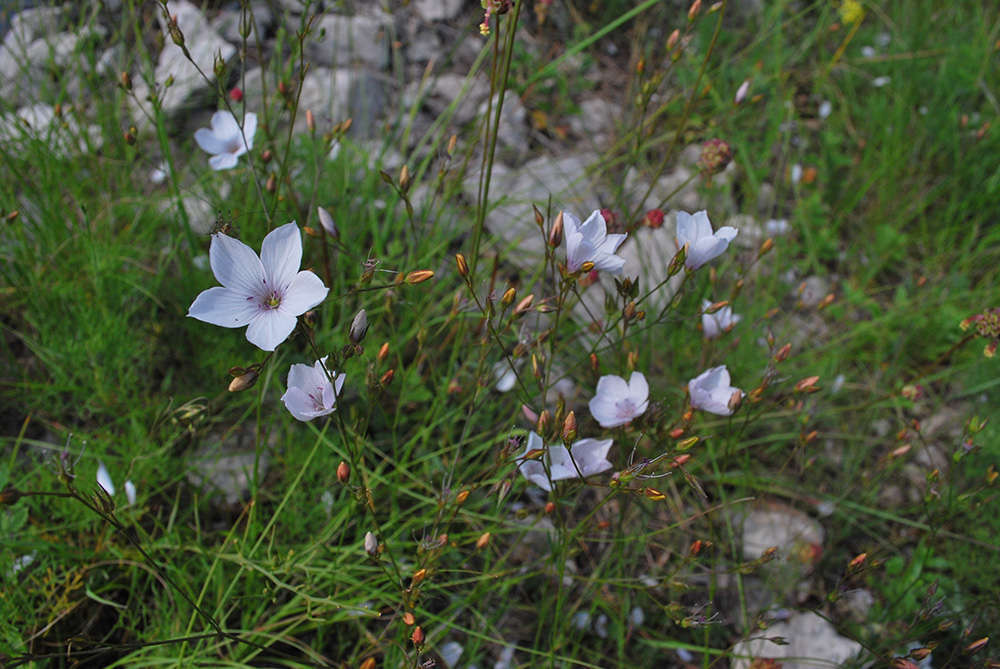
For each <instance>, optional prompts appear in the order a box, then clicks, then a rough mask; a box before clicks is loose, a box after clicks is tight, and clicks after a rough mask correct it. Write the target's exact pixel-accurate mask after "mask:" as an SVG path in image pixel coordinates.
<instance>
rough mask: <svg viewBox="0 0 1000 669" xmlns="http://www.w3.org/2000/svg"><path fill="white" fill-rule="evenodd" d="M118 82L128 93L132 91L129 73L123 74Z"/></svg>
mask: <svg viewBox="0 0 1000 669" xmlns="http://www.w3.org/2000/svg"><path fill="white" fill-rule="evenodd" d="M118 80H119V81H120V82H121V85H122V88H124V89H125V90H126V91H130V90H132V75H131V74H129V73H128V72H122V73H121V75H120V76H119V77H118Z"/></svg>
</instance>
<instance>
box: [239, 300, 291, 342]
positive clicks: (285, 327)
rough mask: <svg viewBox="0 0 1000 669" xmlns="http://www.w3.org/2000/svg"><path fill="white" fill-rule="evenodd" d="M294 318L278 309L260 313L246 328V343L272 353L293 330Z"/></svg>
mask: <svg viewBox="0 0 1000 669" xmlns="http://www.w3.org/2000/svg"><path fill="white" fill-rule="evenodd" d="M295 323H296V319H295V316H289V315H288V314H286V313H283V312H282V311H281V310H280V309H266V310H263V311H260V312H259V313H258V314H257V315H256V316H255V317H254V318H253V320H251V321H250V324H249V326H248V327H247V341H249V342H250V343H251V344H253V345H254V346H256V347H257V348H259V349H261V350H263V351H273V350H274V349H275V348H276V347H277V346H278V344H280V343H281V342H283V341H285V340H286V339H288V335H290V334H292V330H294V329H295Z"/></svg>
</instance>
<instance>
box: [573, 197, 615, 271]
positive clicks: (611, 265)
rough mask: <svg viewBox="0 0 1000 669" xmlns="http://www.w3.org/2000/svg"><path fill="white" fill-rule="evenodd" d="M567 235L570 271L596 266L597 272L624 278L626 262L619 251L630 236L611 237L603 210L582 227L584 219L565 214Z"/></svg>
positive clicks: (597, 210) (594, 213)
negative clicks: (584, 265)
mask: <svg viewBox="0 0 1000 669" xmlns="http://www.w3.org/2000/svg"><path fill="white" fill-rule="evenodd" d="M562 216H563V230H564V232H563V234H564V236H565V237H566V269H568V270H569V271H570V272H576V271H577V270H579V269H580V267H581V266H582V265H583V264H584V263H585V262H592V263H594V269H596V270H603V271H605V272H610V273H612V274H621V273H622V269H623V268H624V267H625V259H624V258H622V257H620V256H616V255H615V251H616V250H618V247H619V246H621V243H622V242H624V241H625V238H626V237H628V235H609V234H608V224H607V223H606V222H605V220H604V216H602V215H601V212H600V210H599V209H595V210H594V212H593V213H592V214H591V215H590V216H588V217H587V220H586V221H584V222H583V223H580V219H579V218H577V217H576V216H574V215H573V214H571V213H569V212H568V211H564V212H563V213H562Z"/></svg>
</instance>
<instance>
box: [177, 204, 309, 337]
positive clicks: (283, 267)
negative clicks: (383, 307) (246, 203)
mask: <svg viewBox="0 0 1000 669" xmlns="http://www.w3.org/2000/svg"><path fill="white" fill-rule="evenodd" d="M208 255H209V262H210V264H211V265H212V273H213V274H215V278H216V279H218V281H219V283H221V284H222V286H216V287H215V288H209V289H208V290H206V291H203V292H202V293H201V294H200V295H198V297H197V298H195V301H194V303H193V304H192V305H191V308H190V309H189V310H188V316H191V317H192V318H197V319H198V320H200V321H205V322H206V323H212V324H213V325H220V326H222V327H224V328H241V327H243V326H244V325H247V326H249V327H247V340H248V341H249V342H250V343H251V344H253V345H254V346H257V347H258V348H261V349H263V350H265V351H273V350H274V348H275V347H276V346H277V345H278V344H280V343H281V342H283V341H285V339H286V338H287V337H288V335H290V334H291V333H292V330H294V329H295V322H296V319H297V318H298V316H299V315H300V314H303V313H305V312H306V311H308V310H309V309H312V308H313V307H315V306H316V305H317V304H319V303H320V302H322V301H323V300H324V299H325V298H326V294H327V290H328V289H327V287H326V286H324V285H323V282H322V281H320V279H319V277H318V276H316V275H315V274H313V273H312V272H310V271H308V270H306V271H302V272H300V271H299V264H300V263H301V262H302V236H301V235H300V234H299V228H298V226H296V225H295V222H294V221H293V222H291V223H288V224H286V225H282V226H281V227H280V228H275V229H274V230H272V231H271V232H269V233H268V235H267V236H266V237H264V243H263V244H262V245H261V249H260V258H258V257H257V254H256V253H254V252H253V249H251V248H250V247H249V246H247V245H246V244H244V243H243V242H241V241H239V240H237V239H233V238H232V237H228V236H226V235H224V234H222V233H216V234H214V235H212V246H211V247H210V248H209V253H208Z"/></svg>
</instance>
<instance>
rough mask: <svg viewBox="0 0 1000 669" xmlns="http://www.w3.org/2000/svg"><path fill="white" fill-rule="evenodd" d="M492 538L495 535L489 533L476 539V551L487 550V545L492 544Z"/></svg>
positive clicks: (484, 533)
mask: <svg viewBox="0 0 1000 669" xmlns="http://www.w3.org/2000/svg"><path fill="white" fill-rule="evenodd" d="M492 536H493V535H492V534H490V533H489V532H483V533H482V534H480V535H479V538H478V539H476V550H482V549H483V548H485V547H486V546H487V544H489V543H490V538H491V537H492Z"/></svg>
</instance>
